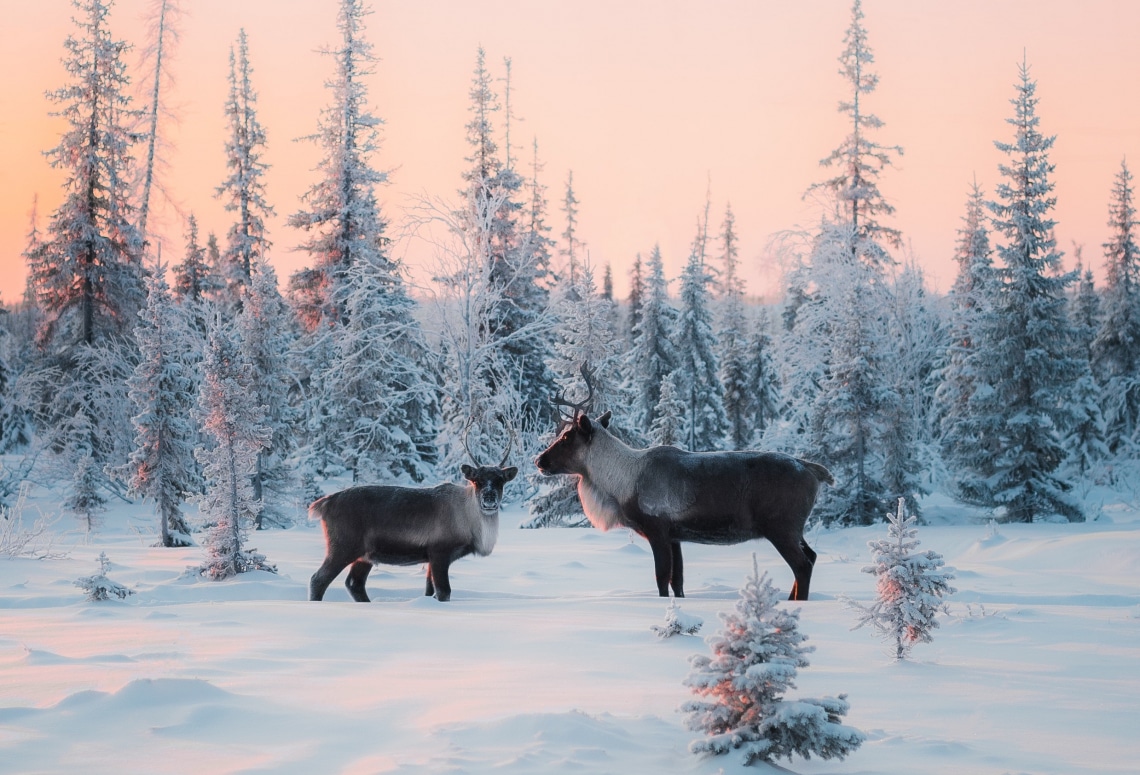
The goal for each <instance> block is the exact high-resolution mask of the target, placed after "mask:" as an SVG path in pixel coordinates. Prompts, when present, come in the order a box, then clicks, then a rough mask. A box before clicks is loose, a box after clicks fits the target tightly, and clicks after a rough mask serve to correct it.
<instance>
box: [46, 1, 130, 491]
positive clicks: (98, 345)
mask: <svg viewBox="0 0 1140 775" xmlns="http://www.w3.org/2000/svg"><path fill="white" fill-rule="evenodd" d="M109 6H110V4H109V3H108V2H105V1H104V0H77V2H76V3H75V7H76V16H75V22H76V24H77V25H78V28H79V30H78V33H77V34H76V35H71V36H69V37H68V38H67V40H66V42H65V47H66V49H67V56H66V57H65V59H64V68H65V70H66V72H67V75H68V78H69V83H68V84H67V85H66V86H64V87H63V88H61V89H59V90H57V91H55V92H53V93H51V94H49V99H51V100H52V101H53V102H55V103H56V104H57V105H59V110H58V111H57V112H55V113H54V114H53V115H55V116H58V117H60V118H62V120H63V122H64V131H63V134H62V136H61V137H60V142H59V145H57V146H56V147H55V148H53V149H52V150H50V151H49V152H48V157H49V159H50V160H51V164H52V166H53V167H55V168H56V169H59V170H61V171H63V172H64V173H65V178H66V181H65V184H64V192H63V202H62V203H61V204H60V206H59V207H58V208H57V209H56V211H55V212H54V213H53V215H52V218H51V223H50V225H49V227H48V229H47V232H46V234H45V235H44V239H42V240H40V241H39V242H38V243H37V244H36V246H35V248H34V250H32V251H31V252H30V253H29V254H28V255H27V259H28V267H29V274H30V280H31V283H32V284H33V286H34V287H35V289H36V294H37V297H38V301H39V306H40V309H41V311H42V314H43V318H42V324H41V327H40V331H39V335H38V342H39V345H40V347H41V357H40V358H39V360H38V361H37V363H36V364H35V365H34V366H33V367H32V368H30V369H29V370H28V371H26V372H25V373H24V375H23V378H26V382H27V388H28V389H27V391H26V392H25V395H29V396H35V400H36V402H37V403H36V405H35V406H34V407H32V408H33V409H34V412H35V418H36V424H37V433H38V434H42V436H41V438H44V439H45V440H46V441H47V442H48V443H49V445H50V446H52V447H53V448H54V449H56V450H60V449H62V448H64V447H65V446H69V445H70V446H71V447H72V448H73V449H76V450H78V449H83V450H85V452H84V453H83V454H82V455H80V457H78V458H76V459H74V460H72V461H71V462H73V463H75V462H77V461H78V460H87V463H85V464H84V465H85V471H86V472H87V473H85V474H84V478H85V479H89V478H90V477H94V479H96V480H100V481H98V482H97V485H98V486H99V487H101V488H106V487H112V486H113V485H112V484H111V483H110V482H109V480H107V478H106V476H105V475H104V474H103V470H104V466H115V465H118V464H119V463H121V462H123V461H124V460H125V456H126V452H127V450H128V448H129V446H130V420H129V414H128V412H127V411H126V407H127V405H128V402H127V399H126V390H125V387H124V381H125V374H127V373H129V372H130V371H131V369H133V367H134V363H135V362H136V361H137V351H136V349H135V346H134V343H133V341H131V329H132V327H133V325H134V321H135V320H137V316H136V313H137V312H138V310H139V309H141V308H142V306H143V303H144V300H145V289H144V287H143V282H142V276H143V271H142V266H141V255H142V239H141V237H140V235H139V232H138V230H137V229H136V228H135V226H134V222H133V219H134V215H135V213H134V209H133V206H132V203H131V197H130V194H131V191H130V184H131V182H132V179H133V164H132V157H131V150H132V147H133V145H134V144H135V142H136V141H137V140H138V139H139V135H138V134H136V133H135V132H134V131H133V130H131V129H130V128H129V127H130V126H131V125H133V124H134V123H135V122H136V120H137V118H138V114H137V111H135V110H133V109H132V107H131V102H130V98H129V96H128V92H127V88H128V85H129V81H128V78H127V75H126V65H125V63H124V62H123V59H122V55H123V52H124V51H125V50H127V48H128V47H127V45H126V44H125V43H123V42H121V41H118V40H115V39H114V38H113V37H112V36H111V34H110V31H109V29H108V23H107V15H108V11H109ZM103 380H112V381H113V382H107V383H105V382H103ZM96 396H97V397H98V398H95V397H96ZM108 399H109V400H111V401H114V402H115V403H102V404H98V405H96V404H94V403H93V401H96V400H100V401H104V400H108ZM81 415H83V416H85V418H86V426H85V427H86V431H87V432H88V433H89V438H88V439H87V440H85V441H81V440H79V439H78V438H77V434H78V433H79V432H80V428H79V426H78V425H77V420H76V418H78V417H80V416H81ZM74 470H75V469H72V471H70V472H67V475H70V473H73V472H74Z"/></svg>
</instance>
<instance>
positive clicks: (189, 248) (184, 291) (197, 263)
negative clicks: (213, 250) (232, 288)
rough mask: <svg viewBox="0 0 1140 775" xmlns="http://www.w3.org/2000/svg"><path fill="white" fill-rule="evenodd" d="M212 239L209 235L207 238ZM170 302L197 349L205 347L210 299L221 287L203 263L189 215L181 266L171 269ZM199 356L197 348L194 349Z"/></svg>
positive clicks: (194, 220) (203, 253) (195, 226)
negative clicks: (194, 337) (195, 340)
mask: <svg viewBox="0 0 1140 775" xmlns="http://www.w3.org/2000/svg"><path fill="white" fill-rule="evenodd" d="M211 236H212V235H211ZM172 272H173V275H174V277H173V287H172V289H171V290H172V291H173V292H174V298H175V300H176V301H177V302H178V304H180V305H181V306H182V308H183V310H184V311H185V314H186V316H187V318H188V321H189V323H190V325H191V326H193V329H194V331H195V332H196V333H197V338H198V339H199V340H200V342H199V345H201V344H204V343H205V337H206V330H207V328H208V327H209V321H210V318H211V317H212V314H213V313H212V312H211V309H212V307H213V299H215V298H216V297H217V295H218V293H219V292H220V291H221V290H222V289H223V288H224V287H225V281H224V280H223V278H221V277H219V276H217V275H216V274H214V271H213V268H212V267H211V266H210V264H209V262H208V261H207V260H206V248H205V247H203V246H202V245H200V244H199V243H198V219H197V218H196V217H195V216H194V214H193V213H190V215H188V216H187V218H186V253H185V256H184V258H183V259H182V263H180V264H176V265H175V266H174V267H173V269H172ZM196 349H197V350H198V351H199V352H200V351H201V350H202V347H201V346H198V347H197V348H196Z"/></svg>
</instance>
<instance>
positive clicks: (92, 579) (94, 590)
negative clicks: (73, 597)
mask: <svg viewBox="0 0 1140 775" xmlns="http://www.w3.org/2000/svg"><path fill="white" fill-rule="evenodd" d="M98 559H99V572H98V573H96V574H95V575H93V576H84V577H82V578H78V579H76V580H75V586H77V587H79V588H80V589H82V590H83V591H84V592H86V593H87V600H88V601H89V602H92V603H98V602H100V601H103V600H110V599H111V598H112V597H117V598H119V599H120V600H125V599H126V598H127V597H129V596H131V595H133V594H134V593H135V591H134V590H133V589H130V588H128V587H124V586H123V585H122V584H120V583H119V582H117V581H112V580H111V579H109V578H107V571H109V570H111V561H110V560H109V559H107V553H106V552H99V558H98Z"/></svg>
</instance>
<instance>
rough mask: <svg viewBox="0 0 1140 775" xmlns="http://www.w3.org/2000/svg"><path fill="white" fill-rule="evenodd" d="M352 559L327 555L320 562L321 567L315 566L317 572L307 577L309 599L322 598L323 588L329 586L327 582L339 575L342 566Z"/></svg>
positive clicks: (331, 581) (329, 582)
mask: <svg viewBox="0 0 1140 775" xmlns="http://www.w3.org/2000/svg"><path fill="white" fill-rule="evenodd" d="M350 562H352V560H350V559H348V560H346V559H343V558H341V557H335V556H333V555H331V554H330V555H329V556H328V557H326V558H325V561H324V562H323V563H321V567H319V568H317V572H316V573H314V574H313V577H312V578H311V579H309V599H310V600H324V597H325V590H326V589H328V588H329V584H331V583H333V579H335V578H336V577H337V576H339V575H340V572H341V571H342V570H344V566H346V565H348V564H349V563H350Z"/></svg>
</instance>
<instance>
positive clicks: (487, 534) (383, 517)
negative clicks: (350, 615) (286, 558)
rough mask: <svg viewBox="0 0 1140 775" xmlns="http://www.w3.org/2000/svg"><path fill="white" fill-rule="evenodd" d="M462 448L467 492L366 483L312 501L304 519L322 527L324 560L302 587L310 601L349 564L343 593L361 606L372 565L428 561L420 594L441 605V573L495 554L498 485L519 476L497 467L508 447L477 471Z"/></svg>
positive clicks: (444, 581)
mask: <svg viewBox="0 0 1140 775" xmlns="http://www.w3.org/2000/svg"><path fill="white" fill-rule="evenodd" d="M468 430H470V423H468ZM511 440H512V441H513V438H512V439H511ZM463 446H464V448H465V449H466V450H467V454H468V456H470V457H471V461H472V462H473V463H475V467H472V466H469V465H466V464H464V465H462V466H460V471H461V472H462V473H463V477H464V478H465V479H466V480H467V482H468V484H467V485H466V486H463V485H458V484H452V483H450V482H448V483H445V484H440V485H437V486H435V487H397V486H392V485H388V486H381V485H365V486H361V487H350V488H348V489H347V490H341V491H340V492H336V493H333V494H332V495H326V496H325V497H323V498H320V499H318V500H316V501H314V502H313V503H312V505H310V506H309V518H310V519H320V520H322V522H323V523H324V530H325V547H326V550H325V561H324V562H323V563H321V567H320V568H318V569H317V572H316V573H314V574H313V578H312V579H311V580H310V581H309V599H310V600H321V599H322V598H323V597H324V594H325V590H326V589H328V587H329V584H331V583H332V581H333V579H335V578H336V577H337V576H338V575H339V574H340V572H341V571H342V570H344V569H345V567H347V566H349V565H351V566H352V567H351V568H350V569H349V571H348V578H347V579H345V586H346V587H348V593H349V594H350V595H352V599H353V600H356V601H358V602H361V603H367V602H369V599H368V593H367V592H365V591H364V582H365V581H366V580H367V579H368V574H369V572H370V571H371V570H372V566H373V565H379V564H384V565H418V564H420V563H427V566H428V569H427V585H426V588H425V591H424V594H425V595H434V596H435V598H436V599H437V600H439V601H441V602H442V601H446V600H450V599H451V582H450V580H449V579H448V575H447V571H448V568H449V567H450V565H451V563H453V562H455V561H456V560H458V559H459V558H460V557H466V556H467V555H469V554H476V555H478V556H480V557H486V556H487V555H489V554H490V553H491V551H492V550H493V549H494V548H495V542H496V541H497V540H498V537H499V505H500V504H501V503H502V500H503V487H504V486H505V485H506V484H507V482H509V481H511V480H512V479H514V478H515V475H516V474H517V473H518V469H517V468H514V467H510V468H504V467H503V466H504V465H505V464H506V462H507V458H508V457H509V456H510V454H511V444H510V443H508V444H507V451H506V453H505V454H504V455H503V459H502V460H501V461H499V465H497V466H484V465H481V464H480V463H479V461H478V460H476V458H475V456H474V455H472V454H471V450H470V448H468V447H467V439H466V435H465V436H464V440H463Z"/></svg>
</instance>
